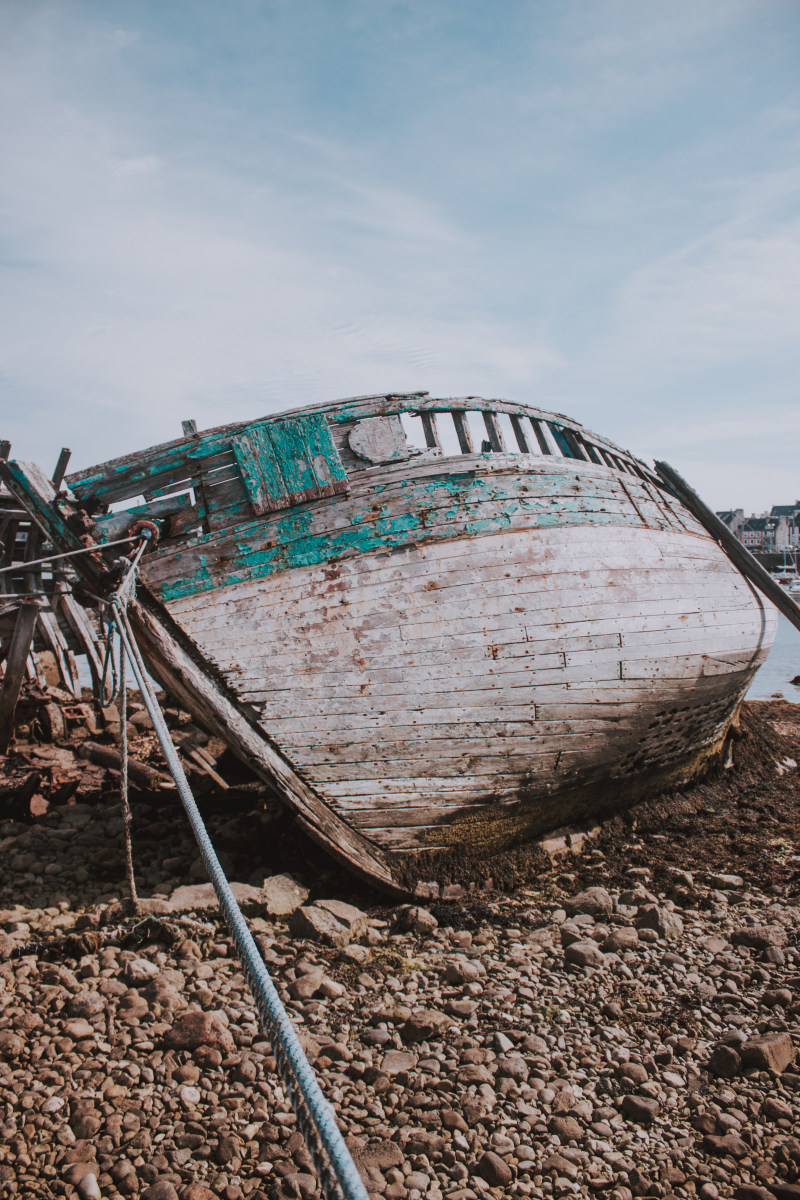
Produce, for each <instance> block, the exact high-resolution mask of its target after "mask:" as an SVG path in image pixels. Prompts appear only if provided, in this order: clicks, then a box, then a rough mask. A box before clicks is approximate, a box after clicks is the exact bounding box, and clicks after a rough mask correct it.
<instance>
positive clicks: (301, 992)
mask: <svg viewBox="0 0 800 1200" xmlns="http://www.w3.org/2000/svg"><path fill="white" fill-rule="evenodd" d="M324 978H325V973H324V971H323V970H322V967H316V968H315V969H314V970H313V971H307V972H306V974H305V975H298V976H297V979H295V980H293V981H292V983H290V984H289V995H290V996H291V998H292V999H293V1000H310V999H311V998H312V996H316V994H317V992H318V991H319V989H320V988H321V987H322V981H323V979H324Z"/></svg>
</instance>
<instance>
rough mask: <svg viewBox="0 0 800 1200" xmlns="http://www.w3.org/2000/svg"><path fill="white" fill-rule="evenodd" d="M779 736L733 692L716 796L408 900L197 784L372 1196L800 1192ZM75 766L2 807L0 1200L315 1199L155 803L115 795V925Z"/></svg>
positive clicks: (784, 723)
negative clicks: (128, 872)
mask: <svg viewBox="0 0 800 1200" xmlns="http://www.w3.org/2000/svg"><path fill="white" fill-rule="evenodd" d="M133 733H134V737H133V742H132V751H133V752H135V753H136V756H137V757H138V758H140V759H141V760H142V761H146V760H147V759H148V756H149V760H150V761H151V762H152V763H155V764H156V765H157V759H156V757H155V754H154V749H153V746H152V742H151V741H148V739H152V735H151V734H149V733H148V732H147V729H146V722H143V721H140V722H139V728H138V729H135V730H134V731H133ZM798 743H800V708H799V707H796V706H792V705H788V704H785V703H774V704H773V703H770V704H760V705H752V706H750V707H749V709H748V710H747V712H746V715H745V720H744V722H743V728H742V736H741V737H740V738H739V740H738V741H737V742H736V743H735V745H734V747H733V759H734V762H733V766H732V767H731V768H730V769H729V770H727V771H722V772H721V773H720V774H719V776H718V777H717V778H716V779H713V780H709V781H708V782H706V783H704V784H702V785H700V786H699V787H696V788H694V789H693V790H692V791H690V792H687V793H685V794H683V795H675V796H669V797H665V798H662V799H661V800H659V801H657V802H652V803H650V804H646V805H641V806H639V807H638V808H636V809H634V810H631V811H630V812H629V813H627V814H623V815H621V816H619V817H617V818H614V819H613V820H610V821H608V822H607V823H606V824H605V825H604V827H603V829H602V831H601V833H600V835H599V837H597V838H596V839H595V840H594V841H592V842H589V843H584V846H583V848H582V850H581V851H580V852H579V853H578V852H570V853H568V854H567V855H566V856H564V857H562V858H560V859H558V860H557V861H553V862H550V861H547V860H544V859H543V858H542V856H541V854H530V855H517V856H506V857H505V858H504V860H503V861H502V862H501V863H496V864H492V865H490V866H489V867H487V874H490V873H491V876H492V878H493V880H494V888H493V889H483V890H477V891H475V892H473V893H471V894H469V893H466V892H465V890H464V889H463V888H461V887H459V886H458V884H454V885H452V886H451V887H449V888H448V889H446V890H443V891H442V892H441V893H440V894H439V895H438V896H436V895H435V889H432V890H431V896H430V898H429V899H428V900H427V901H426V904H425V907H412V906H409V905H401V906H394V907H387V906H386V903H385V901H384V900H382V898H381V897H380V896H378V895H377V894H374V893H370V892H368V891H366V890H365V889H363V888H362V887H359V885H357V884H355V883H354V882H352V881H351V880H349V879H348V878H346V877H344V876H343V875H342V874H341V873H340V872H339V871H337V870H336V869H335V868H333V867H331V865H330V863H329V862H328V861H326V860H325V859H324V858H322V856H321V855H320V854H319V852H318V851H316V850H315V848H314V847H312V846H310V845H309V843H307V842H305V841H303V840H301V839H300V838H299V837H298V835H297V834H296V833H295V831H294V830H293V828H292V825H291V822H290V821H287V820H286V819H285V818H284V817H282V816H280V815H278V814H276V813H275V812H274V811H273V810H272V809H271V808H269V807H268V806H266V805H265V803H264V800H263V796H262V795H261V794H260V793H259V791H258V789H252V788H251V790H250V791H248V787H249V785H248V783H247V781H240V786H239V787H238V790H237V789H232V792H233V795H232V796H231V797H227V798H226V797H223V799H224V801H225V802H224V804H220V803H218V802H217V801H218V797H217V796H216V795H215V794H214V793H213V791H212V792H211V793H209V795H208V796H207V798H206V801H205V802H204V807H205V810H206V814H207V818H208V821H209V825H210V828H211V831H212V837H213V839H214V841H215V844H216V845H217V846H218V847H219V848H220V850H221V855H222V858H223V861H224V864H225V866H226V869H227V870H228V872H229V875H230V877H231V878H233V879H236V880H239V881H241V886H240V887H239V888H238V889H237V890H238V892H239V895H240V897H241V901H242V903H243V905H244V906H245V907H246V908H247V910H248V912H249V914H250V921H251V926H252V927H253V929H254V932H255V933H256V936H257V940H258V944H259V947H260V949H261V952H262V954H263V957H264V959H265V962H266V963H267V965H268V967H269V970H270V972H271V973H272V976H273V978H274V980H275V982H276V984H277V987H278V990H279V991H280V993H281V995H282V997H283V998H284V1000H285V1002H286V1004H287V1007H288V1009H289V1012H290V1013H291V1015H292V1017H293V1019H294V1020H295V1022H296V1024H297V1027H298V1029H299V1030H300V1031H301V1034H302V1038H303V1041H304V1044H305V1046H306V1049H307V1053H308V1055H309V1057H310V1058H311V1059H312V1060H314V1066H315V1070H316V1072H317V1076H318V1078H319V1081H320V1083H321V1086H322V1088H323V1090H324V1091H325V1093H326V1095H327V1096H328V1098H329V1099H330V1101H331V1103H332V1104H333V1105H334V1107H335V1109H336V1111H337V1114H338V1118H339V1122H340V1125H341V1128H342V1130H343V1131H344V1133H345V1135H346V1137H347V1139H348V1142H349V1144H350V1146H351V1148H352V1150H353V1153H354V1157H355V1158H356V1161H357V1163H358V1165H359V1166H360V1168H361V1170H362V1174H363V1176H364V1178H365V1181H366V1184H367V1187H368V1190H369V1191H370V1193H371V1195H372V1196H384V1197H386V1200H421V1198H422V1197H423V1196H425V1197H428V1198H429V1200H441V1198H442V1197H448V1198H449V1200H476V1198H477V1200H484V1198H488V1197H489V1196H500V1195H505V1194H508V1195H509V1196H540V1195H541V1196H569V1195H570V1194H574V1195H581V1196H584V1195H592V1194H599V1195H602V1196H609V1197H612V1198H613V1200H631V1197H632V1196H644V1195H651V1196H661V1197H669V1196H680V1197H690V1196H700V1197H702V1198H703V1200H716V1198H717V1197H722V1198H723V1200H724V1198H727V1197H734V1196H736V1197H740V1198H741V1200H750V1198H752V1200H759V1198H764V1200H769V1198H770V1197H773V1196H775V1197H777V1198H778V1200H784V1198H786V1197H794V1196H800V1183H798V1176H799V1175H800V1133H798V1129H800V1061H799V1060H798V1058H797V1055H796V1051H797V1047H798V1044H800V1043H799V1042H798V1037H799V1035H800V1023H799V1021H798V1018H799V1017H800V840H798V832H800V803H798V800H799V799H800V787H799V786H798V773H797V769H796V767H795V765H794V760H795V759H797V758H798V757H800V756H798V753H797V750H798V748H800V747H799V746H798ZM47 752H49V753H51V755H52V748H48V750H47ZM42 753H43V754H44V758H46V756H47V753H46V752H45V751H42ZM32 755H33V748H32V747H31V746H27V747H26V746H21V747H20V746H18V747H17V748H16V750H15V751H13V752H12V754H10V755H9V756H8V762H7V764H6V767H7V777H8V778H21V777H22V776H25V778H29V776H26V775H25V772H26V771H27V770H28V769H29V767H30V763H31V761H32ZM20 756H21V758H20ZM26 756H27V758H26ZM44 758H43V759H42V761H44ZM92 770H94V771H95V776H94V784H93V787H89V786H88V785H87V786H86V787H84V788H81V787H78V788H72V790H71V791H69V789H67V790H66V791H65V790H64V789H65V785H64V781H63V780H59V778H58V777H57V776H58V773H57V771H56V772H55V775H54V777H53V778H52V779H47V778H45V779H40V780H39V782H38V784H37V786H39V787H40V791H39V793H37V794H36V795H32V796H31V797H30V805H29V809H28V811H26V812H17V813H16V815H15V819H9V820H5V821H0V851H1V852H2V862H3V872H2V879H1V880H0V930H2V932H0V1125H1V1126H2V1128H1V1129H0V1196H6V1195H8V1196H15V1197H16V1196H20V1197H55V1196H67V1197H81V1200H92V1198H97V1197H103V1198H109V1200H111V1198H116V1197H129V1196H133V1197H142V1198H143V1200H175V1198H176V1197H179V1198H180V1200H211V1198H212V1197H224V1198H225V1200H238V1198H239V1197H251V1198H253V1200H257V1198H261V1197H264V1198H266V1197H269V1198H270V1200H273V1198H277V1197H287V1198H291V1197H299V1198H300V1200H311V1197H314V1196H315V1195H317V1190H318V1189H317V1183H316V1179H315V1177H314V1174H313V1170H312V1168H311V1163H310V1159H309V1157H308V1153H307V1151H306V1149H305V1147H304V1145H303V1141H302V1137H301V1136H300V1134H299V1132H298V1130H297V1128H296V1122H295V1118H294V1114H293V1113H292V1111H291V1108H290V1106H289V1104H288V1102H287V1100H286V1096H285V1092H284V1090H283V1088H282V1086H281V1083H280V1080H279V1079H278V1078H277V1076H276V1074H275V1060H274V1058H273V1056H272V1049H271V1047H270V1045H269V1044H268V1042H267V1041H266V1040H265V1038H264V1036H263V1034H262V1032H261V1031H260V1029H259V1028H258V1025H257V1021H256V1018H255V1015H254V1012H253V1008H252V1004H251V1000H250V995H249V992H248V989H247V987H246V984H245V982H244V979H243V975H242V972H241V969H240V966H239V964H238V962H237V961H236V959H235V957H234V956H233V951H232V947H231V943H230V940H229V938H228V937H227V935H226V933H225V930H224V928H223V927H222V926H221V925H220V922H219V920H218V918H217V916H216V909H215V907H214V906H213V904H212V902H211V900H210V896H209V889H208V887H207V886H203V885H202V884H201V880H202V878H203V873H202V867H201V865H200V863H199V860H198V858H197V855H196V853H195V851H194V848H193V843H192V840H191V837H190V835H189V833H188V830H187V827H186V825H185V821H184V818H183V816H182V813H181V812H180V810H179V808H178V806H177V802H176V800H175V796H174V793H170V792H169V791H166V790H161V791H159V792H157V793H154V794H151V795H149V796H147V795H145V794H144V793H141V794H139V795H137V797H136V817H135V824H134V848H135V857H136V864H137V879H138V883H139V887H140V890H141V892H142V893H143V894H144V895H146V896H147V897H149V898H150V899H149V900H148V902H147V904H146V905H145V906H144V908H145V909H146V915H143V914H140V915H139V916H138V917H135V918H134V917H130V916H126V915H125V911H124V909H123V907H122V905H121V904H120V898H121V897H122V896H123V895H124V877H125V876H124V860H123V851H122V826H121V818H120V811H119V803H118V798H117V796H116V792H115V788H114V777H113V775H109V774H108V772H106V773H105V774H104V773H103V771H102V770H101V769H100V768H98V767H97V766H94V767H92ZM15 772H16V774H15ZM58 789H61V790H60V791H59V790H58ZM4 794H5V795H8V794H10V793H4ZM48 797H49V798H50V799H48ZM59 797H60V801H59ZM65 797H66V799H65ZM76 797H77V802H75V801H76ZM51 800H52V803H51V802H50V801H51ZM37 814H38V815H37ZM287 872H288V873H290V874H291V876H292V877H293V878H289V877H288V876H287ZM265 880H266V882H265ZM501 883H502V884H504V885H506V886H507V887H509V888H510V890H507V891H501V890H500V888H499V885H500V884H501Z"/></svg>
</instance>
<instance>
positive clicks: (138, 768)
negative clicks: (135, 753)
mask: <svg viewBox="0 0 800 1200" xmlns="http://www.w3.org/2000/svg"><path fill="white" fill-rule="evenodd" d="M75 753H76V754H77V755H78V757H79V758H85V759H86V760H87V761H88V762H92V763H94V764H95V765H96V766H98V767H109V768H110V769H111V770H113V771H119V770H120V768H121V765H122V758H121V756H120V753H119V750H115V749H114V748H113V746H101V745H99V743H98V742H80V743H79V744H78V745H77V746H76V747H75ZM128 774H129V776H130V778H131V779H132V781H133V782H134V783H137V784H139V786H140V787H145V788H152V789H153V790H155V791H157V790H158V789H159V788H161V787H163V786H164V785H165V784H167V785H168V784H169V782H170V781H169V780H168V779H167V778H166V776H164V775H162V774H161V773H160V772H159V771H156V770H155V768H154V767H150V766H148V765H147V763H143V762H139V761H138V760H137V759H135V758H129V759H128Z"/></svg>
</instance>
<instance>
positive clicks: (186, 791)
mask: <svg viewBox="0 0 800 1200" xmlns="http://www.w3.org/2000/svg"><path fill="white" fill-rule="evenodd" d="M139 557H140V555H137V557H136V558H135V559H134V561H133V562H132V563H131V570H130V571H129V572H128V574H127V575H126V577H125V580H124V581H123V584H122V585H121V587H120V589H118V591H117V593H116V594H115V596H113V597H112V599H111V600H110V602H109V603H110V607H111V610H112V613H113V616H114V618H115V621H116V625H117V628H118V630H119V636H120V641H121V643H122V646H123V647H124V650H125V654H126V655H127V658H128V661H129V662H130V664H131V667H132V669H133V673H134V676H135V677H136V682H137V684H138V686H139V690H140V691H141V693H142V699H143V700H144V703H145V707H146V708H147V712H148V715H149V717H150V720H151V721H152V723H153V728H154V729H155V732H156V736H157V737H158V741H159V745H160V746H161V750H162V753H163V755H164V757H165V759H166V761H167V766H168V767H169V770H170V774H171V775H172V778H173V779H174V780H175V785H176V787H177V789H178V794H179V796H180V798H181V802H182V804H183V807H184V809H185V811H186V815H187V817H188V818H189V824H190V825H191V827H192V832H193V833H194V836H195V839H196V841H197V844H198V846H199V848H200V854H201V855H202V858H203V862H204V863H205V867H206V870H207V871H208V875H209V878H210V879H211V882H212V884H213V886H214V891H215V892H216V895H217V900H218V901H219V905H220V908H221V910H222V914H223V916H224V918H225V922H226V924H227V926H228V929H229V930H230V934H231V937H232V939H233V942H234V944H235V946H236V949H237V951H238V954H239V958H240V960H241V963H242V967H243V969H244V973H245V976H246V978H247V981H248V984H249V985H250V990H251V992H252V994H253V998H254V999H255V1003H256V1008H257V1010H258V1014H259V1016H260V1018H261V1023H262V1026H263V1029H264V1032H265V1033H266V1035H267V1037H268V1039H269V1041H270V1042H271V1044H272V1050H273V1054H274V1056H275V1061H276V1064H277V1068H278V1073H279V1075H280V1077H281V1080H282V1082H283V1084H284V1087H285V1089H286V1092H287V1095H288V1097H289V1100H290V1102H291V1105H292V1108H293V1109H294V1112H295V1115H296V1116H297V1124H298V1127H299V1129H300V1132H301V1133H302V1135H303V1137H304V1139H305V1142H306V1145H307V1147H308V1150H309V1153H310V1154H311V1158H312V1160H313V1163H314V1166H315V1168H316V1171H317V1176H318V1178H319V1181H320V1186H321V1188H322V1192H323V1195H324V1196H325V1197H326V1200H368V1195H367V1191H366V1188H365V1187H364V1184H363V1182H362V1180H361V1176H360V1175H359V1173H358V1169H357V1167H356V1165H355V1163H354V1162H353V1158H352V1155H351V1154H350V1151H349V1150H348V1148H347V1146H346V1144H345V1141H344V1138H343V1137H342V1134H341V1131H340V1129H339V1127H338V1125H337V1124H336V1115H335V1113H334V1111H333V1109H332V1107H331V1106H330V1104H329V1103H328V1101H327V1100H326V1099H325V1097H324V1095H323V1094H322V1091H321V1089H320V1086H319V1084H318V1083H317V1080H316V1077H315V1075H314V1072H313V1070H312V1069H311V1064H310V1063H309V1061H308V1059H307V1058H306V1055H305V1053H304V1051H303V1047H302V1046H301V1044H300V1039H299V1038H298V1036H297V1033H296V1031H295V1028H294V1025H293V1024H292V1022H291V1021H290V1019H289V1016H288V1013H287V1012H286V1009H285V1008H284V1006H283V1004H282V1003H281V998H280V996H279V995H278V991H277V989H276V987H275V984H274V983H273V982H272V979H271V977H270V974H269V972H268V971H267V968H266V966H265V964H264V960H263V959H262V957H261V955H260V954H259V952H258V947H257V946H256V944H255V941H254V940H253V935H252V934H251V933H250V930H249V928H248V926H247V922H246V921H245V919H244V917H243V915H242V911H241V909H240V908H239V905H238V904H237V903H236V898H235V897H234V895H233V892H232V891H231V887H230V884H229V883H228V880H227V879H226V877H225V874H224V872H223V870H222V867H221V866H220V862H219V859H218V858H217V854H216V851H215V850H214V846H213V844H212V842H211V839H210V837H209V836H208V831H207V829H206V827H205V824H204V823H203V818H202V817H201V815H200V811H199V809H198V807H197V804H196V802H195V799H194V796H193V795H192V791H191V788H190V787H189V783H188V780H187V778H186V774H185V772H184V770H183V766H182V765H181V761H180V759H179V757H178V754H177V751H176V749H175V746H174V744H173V741H172V738H171V737H170V734H169V730H168V728H167V724H166V721H165V720H164V716H163V714H162V712H161V708H160V706H159V704H158V701H157V699H156V696H155V692H154V691H153V688H152V685H151V682H150V679H149V677H148V674H147V670H146V668H145V665H144V661H143V659H142V656H141V652H140V650H139V646H138V644H137V642H136V638H135V635H134V633H133V630H132V628H131V625H130V622H129V620H128V614H127V611H126V606H127V600H128V596H129V594H130V590H131V588H132V587H133V581H134V576H135V569H136V564H137V563H138V559H139ZM129 581H130V582H129ZM123 589H124V590H123ZM123 703H124V697H123Z"/></svg>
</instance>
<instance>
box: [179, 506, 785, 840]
mask: <svg viewBox="0 0 800 1200" xmlns="http://www.w3.org/2000/svg"><path fill="white" fill-rule="evenodd" d="M689 592H691V597H689V596H688V595H687V593H689ZM168 607H169V610H170V612H171V613H172V615H173V617H174V618H175V619H176V621H177V622H178V623H179V624H180V626H181V627H182V628H183V629H184V630H185V631H186V633H188V635H189V636H190V637H191V638H192V640H193V641H194V643H195V644H196V645H197V646H198V647H199V649H200V650H201V651H202V653H203V654H204V655H205V656H206V657H207V658H208V659H209V661H211V662H212V663H214V665H215V666H216V667H218V668H219V669H220V671H221V672H222V674H223V675H224V677H225V678H226V680H227V681H228V683H229V684H230V685H231V687H232V688H233V689H234V690H235V691H236V692H237V694H238V695H239V696H241V697H242V698H243V699H244V700H245V701H246V702H247V703H248V704H250V705H252V707H253V708H254V709H255V711H256V712H257V714H258V718H259V721H260V722H261V724H262V725H263V727H264V728H265V729H267V730H269V732H270V735H271V737H272V738H273V739H274V740H275V742H276V743H277V745H278V746H279V747H280V748H281V750H282V751H283V753H284V754H285V755H286V756H287V758H288V759H289V760H290V761H291V762H292V763H293V764H294V766H295V768H296V769H297V770H298V772H299V773H300V774H301V775H302V776H303V778H304V779H306V780H308V781H309V782H310V783H311V784H312V785H313V786H314V788H315V790H316V791H318V792H319V794H320V795H322V796H323V797H324V798H325V801H326V803H327V804H328V806H329V807H330V808H331V809H332V810H333V811H334V812H336V813H338V814H339V815H340V816H341V817H342V818H343V819H344V820H346V821H347V822H348V823H351V824H353V825H354V826H355V827H356V828H358V829H359V830H361V831H362V832H363V833H365V834H366V835H367V836H368V837H370V838H372V839H374V840H375V841H376V842H377V843H378V844H379V845H381V846H383V847H385V848H386V849H393V850H403V851H408V850H413V849H419V848H422V847H426V848H432V847H435V846H445V845H451V844H452V843H453V840H454V838H456V839H458V840H460V841H464V840H467V841H470V840H473V837H474V839H480V842H481V844H484V845H486V844H487V843H490V844H491V845H492V846H494V847H498V846H500V845H507V844H509V842H510V841H513V840H514V839H515V838H516V837H517V836H518V834H519V832H520V831H521V830H522V829H524V830H525V832H526V833H528V834H534V833H538V832H541V831H543V830H546V829H548V828H552V827H553V825H554V824H563V823H565V822H568V821H571V820H575V819H578V818H580V817H582V816H585V815H586V814H587V813H588V812H590V811H594V810H595V809H596V807H597V800H598V794H597V789H598V787H599V786H600V784H603V785H604V786H605V789H606V792H607V793H608V798H609V802H613V803H624V802H625V801H627V800H630V799H631V798H633V797H634V796H636V795H637V794H640V793H641V791H642V789H643V788H644V787H652V786H654V785H655V784H656V781H657V780H658V781H660V782H661V783H662V786H663V781H665V780H667V779H669V778H672V777H673V776H675V775H681V773H682V772H685V771H686V770H687V769H691V768H692V767H693V766H699V764H700V763H701V762H702V761H703V759H704V757H705V756H707V754H708V753H709V752H710V751H711V750H712V749H713V748H715V747H717V746H718V744H719V742H720V739H721V738H722V736H723V734H724V732H725V730H726V729H727V726H728V723H729V721H730V719H731V715H732V713H733V711H734V709H735V707H736V705H737V703H738V701H739V700H740V699H741V697H742V695H743V694H744V691H745V690H746V688H747V686H748V684H749V681H750V679H751V678H752V674H753V672H754V670H755V669H756V668H757V666H758V665H759V664H760V662H761V661H762V660H763V657H764V656H765V654H766V652H767V649H768V646H769V644H770V641H771V630H772V619H771V617H770V615H769V613H768V611H767V606H766V605H765V604H764V603H763V602H762V601H761V600H760V599H759V598H758V597H757V596H755V595H754V594H753V592H752V590H751V589H750V587H749V586H748V584H747V583H746V582H745V580H744V579H743V578H742V576H741V575H739V574H738V572H736V571H735V570H734V569H733V568H732V567H731V566H730V564H729V563H728V561H727V559H725V558H724V556H722V555H721V554H720V553H719V551H718V549H717V547H716V545H715V544H714V543H713V542H711V540H710V539H708V538H705V537H698V536H697V535H695V534H689V533H685V532H684V533H681V534H678V533H666V534H665V533H664V532H660V533H659V534H658V535H657V536H656V535H655V534H654V533H653V531H649V530H644V529H641V530H635V529H624V530H623V529H619V528H614V527H612V528H608V527H600V528H591V529H587V528H585V527H577V528H570V529H559V528H556V529H550V530H547V531H542V530H538V529H534V530H518V531H516V532H513V533H505V534H487V535H484V536H482V537H479V538H474V539H465V540H461V539H459V540H457V541H454V542H444V543H442V542H439V543H434V544H432V545H427V546H419V547H414V548H406V549H404V550H401V551H396V552H394V553H392V554H389V555H387V556H386V557H385V560H384V561H383V562H379V561H374V560H372V559H370V560H368V561H365V560H363V559H355V560H346V561H343V562H341V563H339V564H337V566H336V567H335V568H332V567H331V566H330V565H323V564H320V565H317V566H312V567H297V568H295V569H294V570H293V571H292V572H291V577H290V578H287V574H285V573H282V574H281V575H280V576H279V577H277V579H275V578H272V579H266V580H263V579H260V580H258V581H255V582H249V583H238V584H234V585H231V586H229V587H226V588H222V589H217V590H215V591H213V592H211V593H205V592H204V593H200V594H197V595H194V596H192V597H188V598H185V599H182V600H179V601H174V602H172V603H170V604H169V605H168ZM568 796H569V799H568ZM512 807H513V808H514V809H515V810H519V811H515V813H514V815H513V818H512V817H511V816H510V813H509V809H510V808H512ZM475 810H478V811H480V812H481V818H480V820H479V821H477V820H475V819H472V820H471V819H470V818H471V817H472V815H473V814H474V812H475ZM483 810H485V811H483ZM453 823H456V824H455V827H454V825H453ZM494 825H496V828H495V829H493V826H494Z"/></svg>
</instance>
